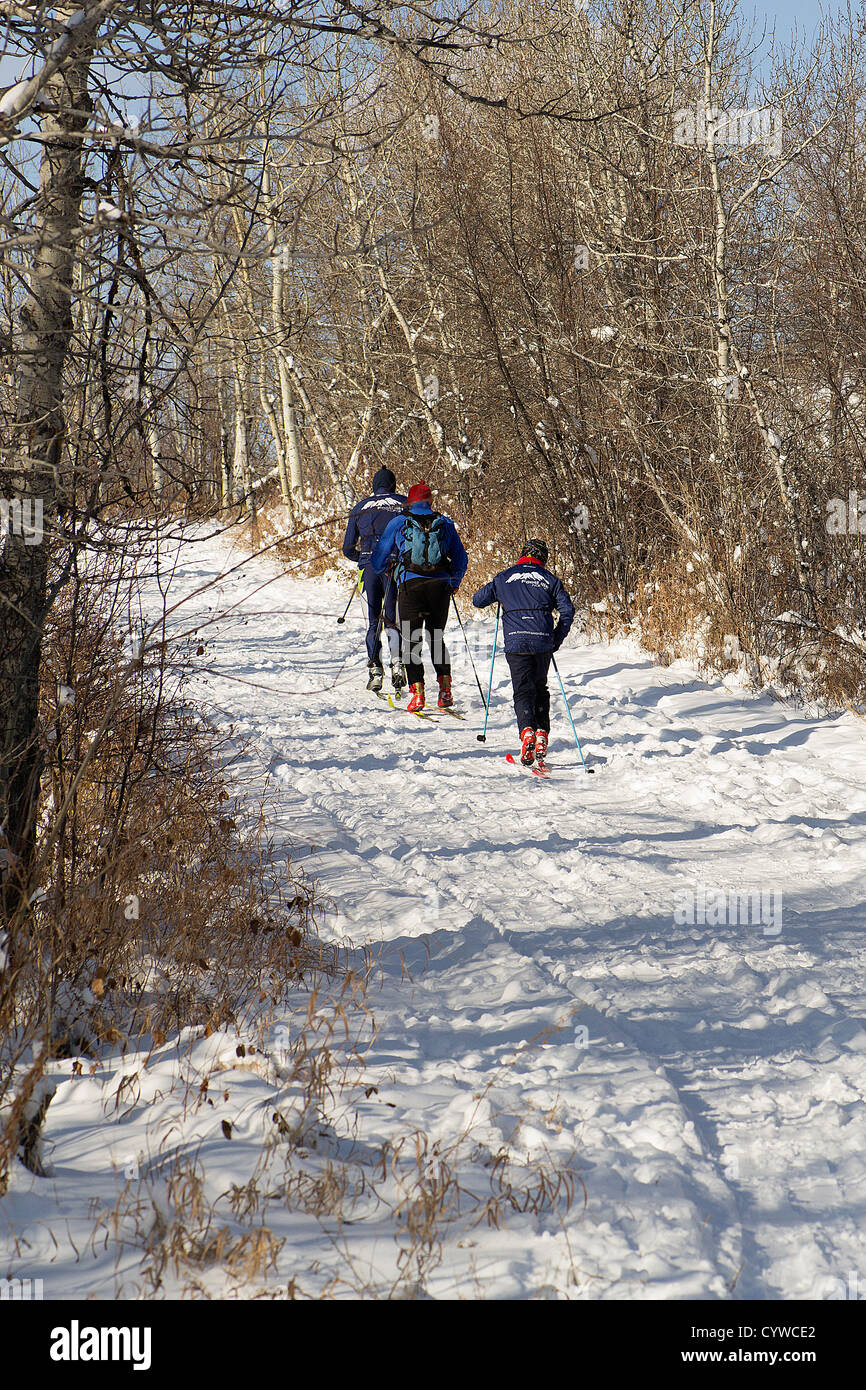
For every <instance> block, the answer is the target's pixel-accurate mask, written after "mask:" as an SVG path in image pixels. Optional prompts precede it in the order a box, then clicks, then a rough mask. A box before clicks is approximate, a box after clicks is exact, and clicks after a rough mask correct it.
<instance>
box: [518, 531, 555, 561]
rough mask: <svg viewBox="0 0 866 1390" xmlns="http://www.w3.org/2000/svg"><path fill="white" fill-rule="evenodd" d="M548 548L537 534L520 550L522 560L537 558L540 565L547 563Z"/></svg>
mask: <svg viewBox="0 0 866 1390" xmlns="http://www.w3.org/2000/svg"><path fill="white" fill-rule="evenodd" d="M547 556H548V550H547V546H546V544H545V542H544V541H540V540H539V539H538V537H537V536H535V537H533V539H532V540H531V541H527V542H526V544H525V546H524V547H523V549H522V550H521V552H520V558H521V560H526V559H531V560H537V561H538V563H539V564H540V565H546V564H547Z"/></svg>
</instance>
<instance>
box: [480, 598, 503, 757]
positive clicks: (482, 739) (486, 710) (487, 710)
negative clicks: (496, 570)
mask: <svg viewBox="0 0 866 1390" xmlns="http://www.w3.org/2000/svg"><path fill="white" fill-rule="evenodd" d="M498 636H499V604H498V603H497V605H496V629H495V631H494V633H493V655H492V656H491V658H490V680H489V681H488V682H487V699H486V701H485V703H484V732H483V733H480V734H476V735H475V737H476V738H477V740H478V742H479V743H486V742H487V716H488V715H489V714H490V692H491V691H492V689H493V663H494V661H495V660H496V639H497V637H498Z"/></svg>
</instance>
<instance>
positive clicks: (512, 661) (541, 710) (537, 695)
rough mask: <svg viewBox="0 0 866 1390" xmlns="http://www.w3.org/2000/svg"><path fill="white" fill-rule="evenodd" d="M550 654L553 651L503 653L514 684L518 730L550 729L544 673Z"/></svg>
mask: <svg viewBox="0 0 866 1390" xmlns="http://www.w3.org/2000/svg"><path fill="white" fill-rule="evenodd" d="M552 656H553V652H506V653H505V660H506V661H507V662H508V668H509V670H510V671H511V684H512V686H513V688H514V713H515V714H516V715H517V727H518V729H519V730H520V732H521V733H522V732H523V730H524V729H544V731H545V733H548V734H549V733H550V691H549V690H548V688H547V673H548V671H549V670H550V658H551V657H552Z"/></svg>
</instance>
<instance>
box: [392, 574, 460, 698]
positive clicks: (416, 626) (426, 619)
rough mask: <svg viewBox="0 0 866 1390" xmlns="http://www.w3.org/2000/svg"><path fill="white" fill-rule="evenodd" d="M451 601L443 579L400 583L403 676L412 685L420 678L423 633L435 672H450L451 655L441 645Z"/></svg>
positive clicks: (422, 671) (447, 674)
mask: <svg viewBox="0 0 866 1390" xmlns="http://www.w3.org/2000/svg"><path fill="white" fill-rule="evenodd" d="M450 603H451V585H450V584H449V583H448V580H447V579H410V580H408V581H407V582H406V583H405V584H402V585H401V586H400V595H399V599H398V610H399V620H400V636H401V638H402V642H403V665H404V666H405V667H406V679H407V681H408V682H409V684H410V685H415V684H416V683H417V682H418V681H423V679H424V633H425V631H426V633H427V640H428V642H429V643H430V656H431V658H432V660H433V669H434V671H435V672H436V674H437V676H450V675H451V657H450V656H449V654H448V648H447V647H446V645H445V624H446V623H447V622H448V608H449V605H450Z"/></svg>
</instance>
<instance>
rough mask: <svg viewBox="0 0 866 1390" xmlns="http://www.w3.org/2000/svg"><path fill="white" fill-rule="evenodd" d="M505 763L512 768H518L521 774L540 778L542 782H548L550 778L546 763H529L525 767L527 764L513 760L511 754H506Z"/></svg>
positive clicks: (517, 759) (516, 759)
mask: <svg viewBox="0 0 866 1390" xmlns="http://www.w3.org/2000/svg"><path fill="white" fill-rule="evenodd" d="M505 761H506V762H507V763H511V765H512V767H519V768H520V770H521V772H531V773H533V775H534V776H535V777H540V778H541V779H542V781H548V780H549V778H550V768H549V767H548V766H547V763H530V764H529V765H528V766H527V764H526V763H522V762H521V761H520V759H519V758H515V756H514V754H513V753H506V754H505Z"/></svg>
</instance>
